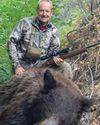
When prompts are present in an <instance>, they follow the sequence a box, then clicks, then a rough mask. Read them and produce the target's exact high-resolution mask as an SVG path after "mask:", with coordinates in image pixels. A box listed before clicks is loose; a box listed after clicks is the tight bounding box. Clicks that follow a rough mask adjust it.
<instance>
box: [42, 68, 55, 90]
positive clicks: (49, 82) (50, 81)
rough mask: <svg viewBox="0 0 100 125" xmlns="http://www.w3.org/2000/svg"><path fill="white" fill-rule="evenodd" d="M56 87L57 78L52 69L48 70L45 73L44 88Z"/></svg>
mask: <svg viewBox="0 0 100 125" xmlns="http://www.w3.org/2000/svg"><path fill="white" fill-rule="evenodd" d="M55 87H56V80H55V79H54V77H53V75H52V73H51V72H50V70H46V71H45V73H44V89H46V90H50V89H53V88H55Z"/></svg>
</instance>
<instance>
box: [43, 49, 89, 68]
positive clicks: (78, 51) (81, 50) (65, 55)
mask: <svg viewBox="0 0 100 125" xmlns="http://www.w3.org/2000/svg"><path fill="white" fill-rule="evenodd" d="M86 51H87V49H86V48H82V49H77V50H74V51H72V52H69V53H67V54H63V55H60V58H61V59H63V60H65V59H69V58H71V57H74V56H76V55H79V54H82V53H83V52H86ZM53 64H55V62H54V61H53V59H52V58H51V59H48V60H47V61H46V62H45V63H44V64H43V65H45V66H47V65H53Z"/></svg>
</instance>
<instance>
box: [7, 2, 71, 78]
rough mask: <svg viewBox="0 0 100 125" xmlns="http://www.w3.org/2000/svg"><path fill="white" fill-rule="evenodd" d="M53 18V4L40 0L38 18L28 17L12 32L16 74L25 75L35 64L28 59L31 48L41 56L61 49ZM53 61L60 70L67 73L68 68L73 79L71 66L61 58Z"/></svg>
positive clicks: (10, 50)
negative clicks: (51, 21) (52, 21)
mask: <svg viewBox="0 0 100 125" xmlns="http://www.w3.org/2000/svg"><path fill="white" fill-rule="evenodd" d="M51 16H52V2H51V1H50V0H40V1H39V2H38V5H37V15H36V17H26V18H24V19H22V20H20V22H19V23H18V24H17V25H16V27H15V28H14V30H13V31H12V33H11V35H10V37H9V43H8V50H9V55H10V59H11V61H12V64H13V66H14V71H15V74H23V73H24V72H25V71H26V70H27V69H28V68H31V67H32V66H33V64H34V63H35V61H34V62H33V61H31V60H30V59H29V60H28V59H26V58H27V55H28V56H30V55H31V53H29V54H28V51H29V48H33V50H34V53H36V51H37V50H38V52H39V54H40V55H41V56H42V55H47V54H51V53H52V52H56V51H57V50H58V49H59V47H60V41H59V38H58V36H57V28H56V27H55V26H54V25H53V24H51V23H50V22H49V21H50V18H51ZM36 55H37V54H36ZM30 57H31V56H30ZM32 58H33V57H32ZM35 58H36V57H35ZM35 58H34V59H35ZM53 59H54V62H55V63H56V64H57V65H58V67H59V68H60V69H62V70H64V71H65V68H66V66H67V67H68V68H69V69H68V74H70V77H71V78H72V72H71V67H70V66H69V64H67V63H66V64H67V65H66V64H65V62H64V61H63V60H62V59H61V58H59V57H54V58H53ZM41 63H42V62H41V61H40V62H38V64H39V65H41ZM38 64H37V65H38ZM66 71H67V69H66Z"/></svg>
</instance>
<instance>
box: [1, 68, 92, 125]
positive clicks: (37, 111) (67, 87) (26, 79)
mask: <svg viewBox="0 0 100 125" xmlns="http://www.w3.org/2000/svg"><path fill="white" fill-rule="evenodd" d="M92 102H93V100H90V99H87V98H85V97H84V96H83V95H82V93H81V91H80V90H79V89H78V87H77V86H76V85H75V84H74V83H73V82H72V81H70V80H67V79H66V78H64V77H63V75H62V74H61V73H56V72H55V71H53V70H51V69H47V68H33V69H31V70H29V71H27V72H26V73H25V74H23V75H21V76H20V75H15V76H14V77H13V78H12V79H11V80H10V81H8V83H6V85H5V86H2V87H0V125H78V122H79V120H80V118H81V115H82V113H83V112H84V111H87V110H88V109H89V107H90V106H91V105H92Z"/></svg>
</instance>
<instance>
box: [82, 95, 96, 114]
mask: <svg viewBox="0 0 100 125" xmlns="http://www.w3.org/2000/svg"><path fill="white" fill-rule="evenodd" d="M94 102H95V100H94V99H93V98H92V99H89V98H86V97H84V98H83V99H82V100H81V110H82V111H84V112H86V111H88V110H89V108H90V107H91V106H92V105H93V104H94Z"/></svg>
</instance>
